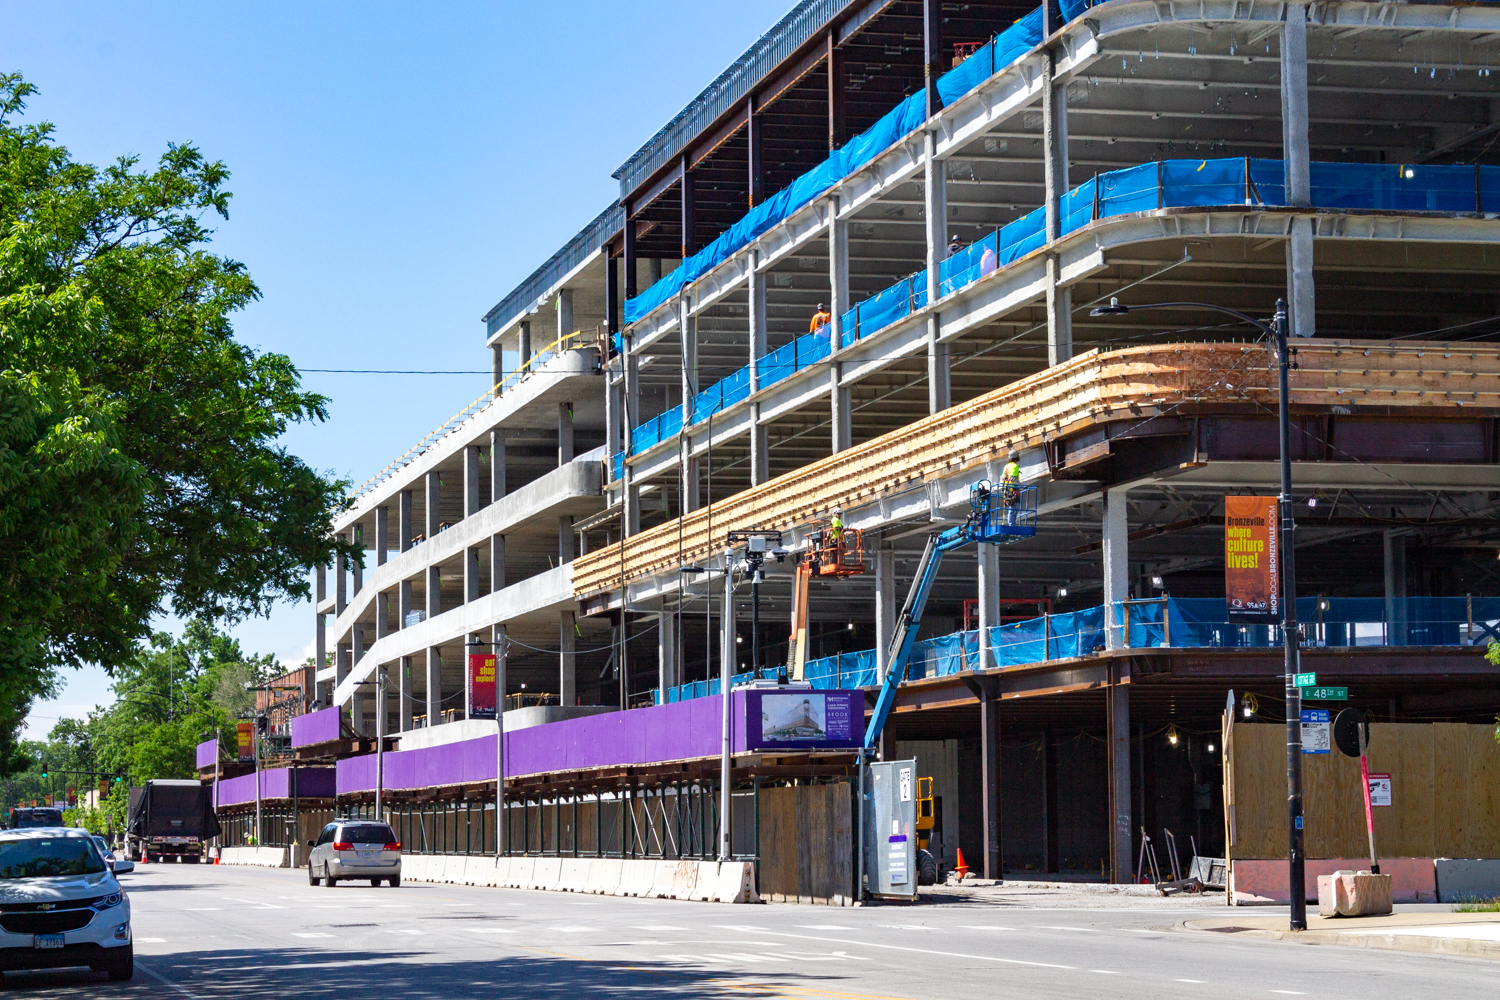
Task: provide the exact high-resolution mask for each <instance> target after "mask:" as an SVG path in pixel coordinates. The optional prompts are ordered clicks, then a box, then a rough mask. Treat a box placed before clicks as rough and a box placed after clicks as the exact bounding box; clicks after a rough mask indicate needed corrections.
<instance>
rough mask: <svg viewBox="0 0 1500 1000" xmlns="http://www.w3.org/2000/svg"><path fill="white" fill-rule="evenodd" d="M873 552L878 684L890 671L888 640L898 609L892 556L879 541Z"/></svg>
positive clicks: (889, 550)
mask: <svg viewBox="0 0 1500 1000" xmlns="http://www.w3.org/2000/svg"><path fill="white" fill-rule="evenodd" d="M879 545H880V547H879V548H877V549H876V550H875V674H876V677H877V679H878V680H879V681H881V682H882V683H883V682H884V681H885V675H886V673H887V672H888V671H889V670H890V668H891V659H890V657H891V654H890V646H891V638H892V637H893V636H894V635H895V634H896V618H897V617H898V616H899V615H900V614H901V606H900V605H899V604H898V603H897V602H896V553H895V550H894V549H892V548H891V543H890V542H887V541H884V540H882V541H881V542H880V543H879Z"/></svg>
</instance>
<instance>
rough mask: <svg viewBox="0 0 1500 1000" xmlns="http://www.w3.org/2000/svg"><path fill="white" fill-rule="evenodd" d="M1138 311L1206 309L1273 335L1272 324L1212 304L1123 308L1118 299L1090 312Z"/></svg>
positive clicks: (1153, 304)
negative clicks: (1231, 317)
mask: <svg viewBox="0 0 1500 1000" xmlns="http://www.w3.org/2000/svg"><path fill="white" fill-rule="evenodd" d="M1138 309H1206V310H1208V311H1209V312H1216V313H1223V314H1224V315H1225V316H1233V317H1234V318H1235V319H1237V320H1241V321H1242V322H1245V323H1249V324H1250V325H1251V326H1254V327H1256V328H1258V329H1259V330H1260V331H1261V332H1262V333H1265V334H1270V333H1271V324H1270V323H1268V322H1266V321H1265V320H1260V319H1256V318H1255V317H1254V316H1249V315H1246V314H1245V313H1242V312H1240V311H1239V310H1238V309H1230V308H1229V307H1227V306H1216V305H1214V304H1213V303H1212V302H1148V303H1146V304H1144V305H1139V306H1123V305H1121V304H1120V302H1119V300H1118V299H1110V300H1109V305H1107V306H1099V307H1096V308H1094V309H1090V310H1089V315H1090V316H1121V315H1124V314H1125V313H1132V312H1135V311H1136V310H1138Z"/></svg>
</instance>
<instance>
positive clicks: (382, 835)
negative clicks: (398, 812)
mask: <svg viewBox="0 0 1500 1000" xmlns="http://www.w3.org/2000/svg"><path fill="white" fill-rule="evenodd" d="M307 846H308V847H309V848H311V849H310V850H309V851H308V852H307V881H308V882H309V883H310V884H312V885H317V884H318V883H319V882H322V883H323V884H324V885H327V886H330V887H331V886H335V885H337V884H338V883H339V882H341V881H344V880H346V879H366V878H367V879H369V880H370V884H371V885H379V884H380V883H381V882H388V883H389V884H390V885H391V887H392V888H395V887H396V886H398V885H400V884H401V844H400V843H399V842H398V841H397V840H396V834H395V832H394V831H392V830H391V828H390V827H389V826H388V825H386V824H385V823H381V822H379V821H377V820H369V819H341V820H335V821H334V822H332V823H329V824H328V825H327V826H325V827H323V832H322V833H320V834H318V839H317V840H309V841H308V842H307Z"/></svg>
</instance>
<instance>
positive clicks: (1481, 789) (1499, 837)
mask: <svg viewBox="0 0 1500 1000" xmlns="http://www.w3.org/2000/svg"><path fill="white" fill-rule="evenodd" d="M1465 728H1467V729H1468V730H1469V735H1468V739H1467V740H1466V741H1465V742H1467V744H1468V748H1469V753H1468V760H1467V763H1468V770H1469V781H1468V789H1469V838H1468V840H1469V851H1468V857H1471V858H1500V744H1497V743H1496V742H1495V727H1494V726H1467V727H1465Z"/></svg>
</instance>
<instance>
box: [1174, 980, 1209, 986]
mask: <svg viewBox="0 0 1500 1000" xmlns="http://www.w3.org/2000/svg"><path fill="white" fill-rule="evenodd" d="M1172 982H1174V983H1194V984H1196V985H1199V986H1202V985H1204V984H1206V983H1207V982H1208V980H1206V979H1174V980H1172Z"/></svg>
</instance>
